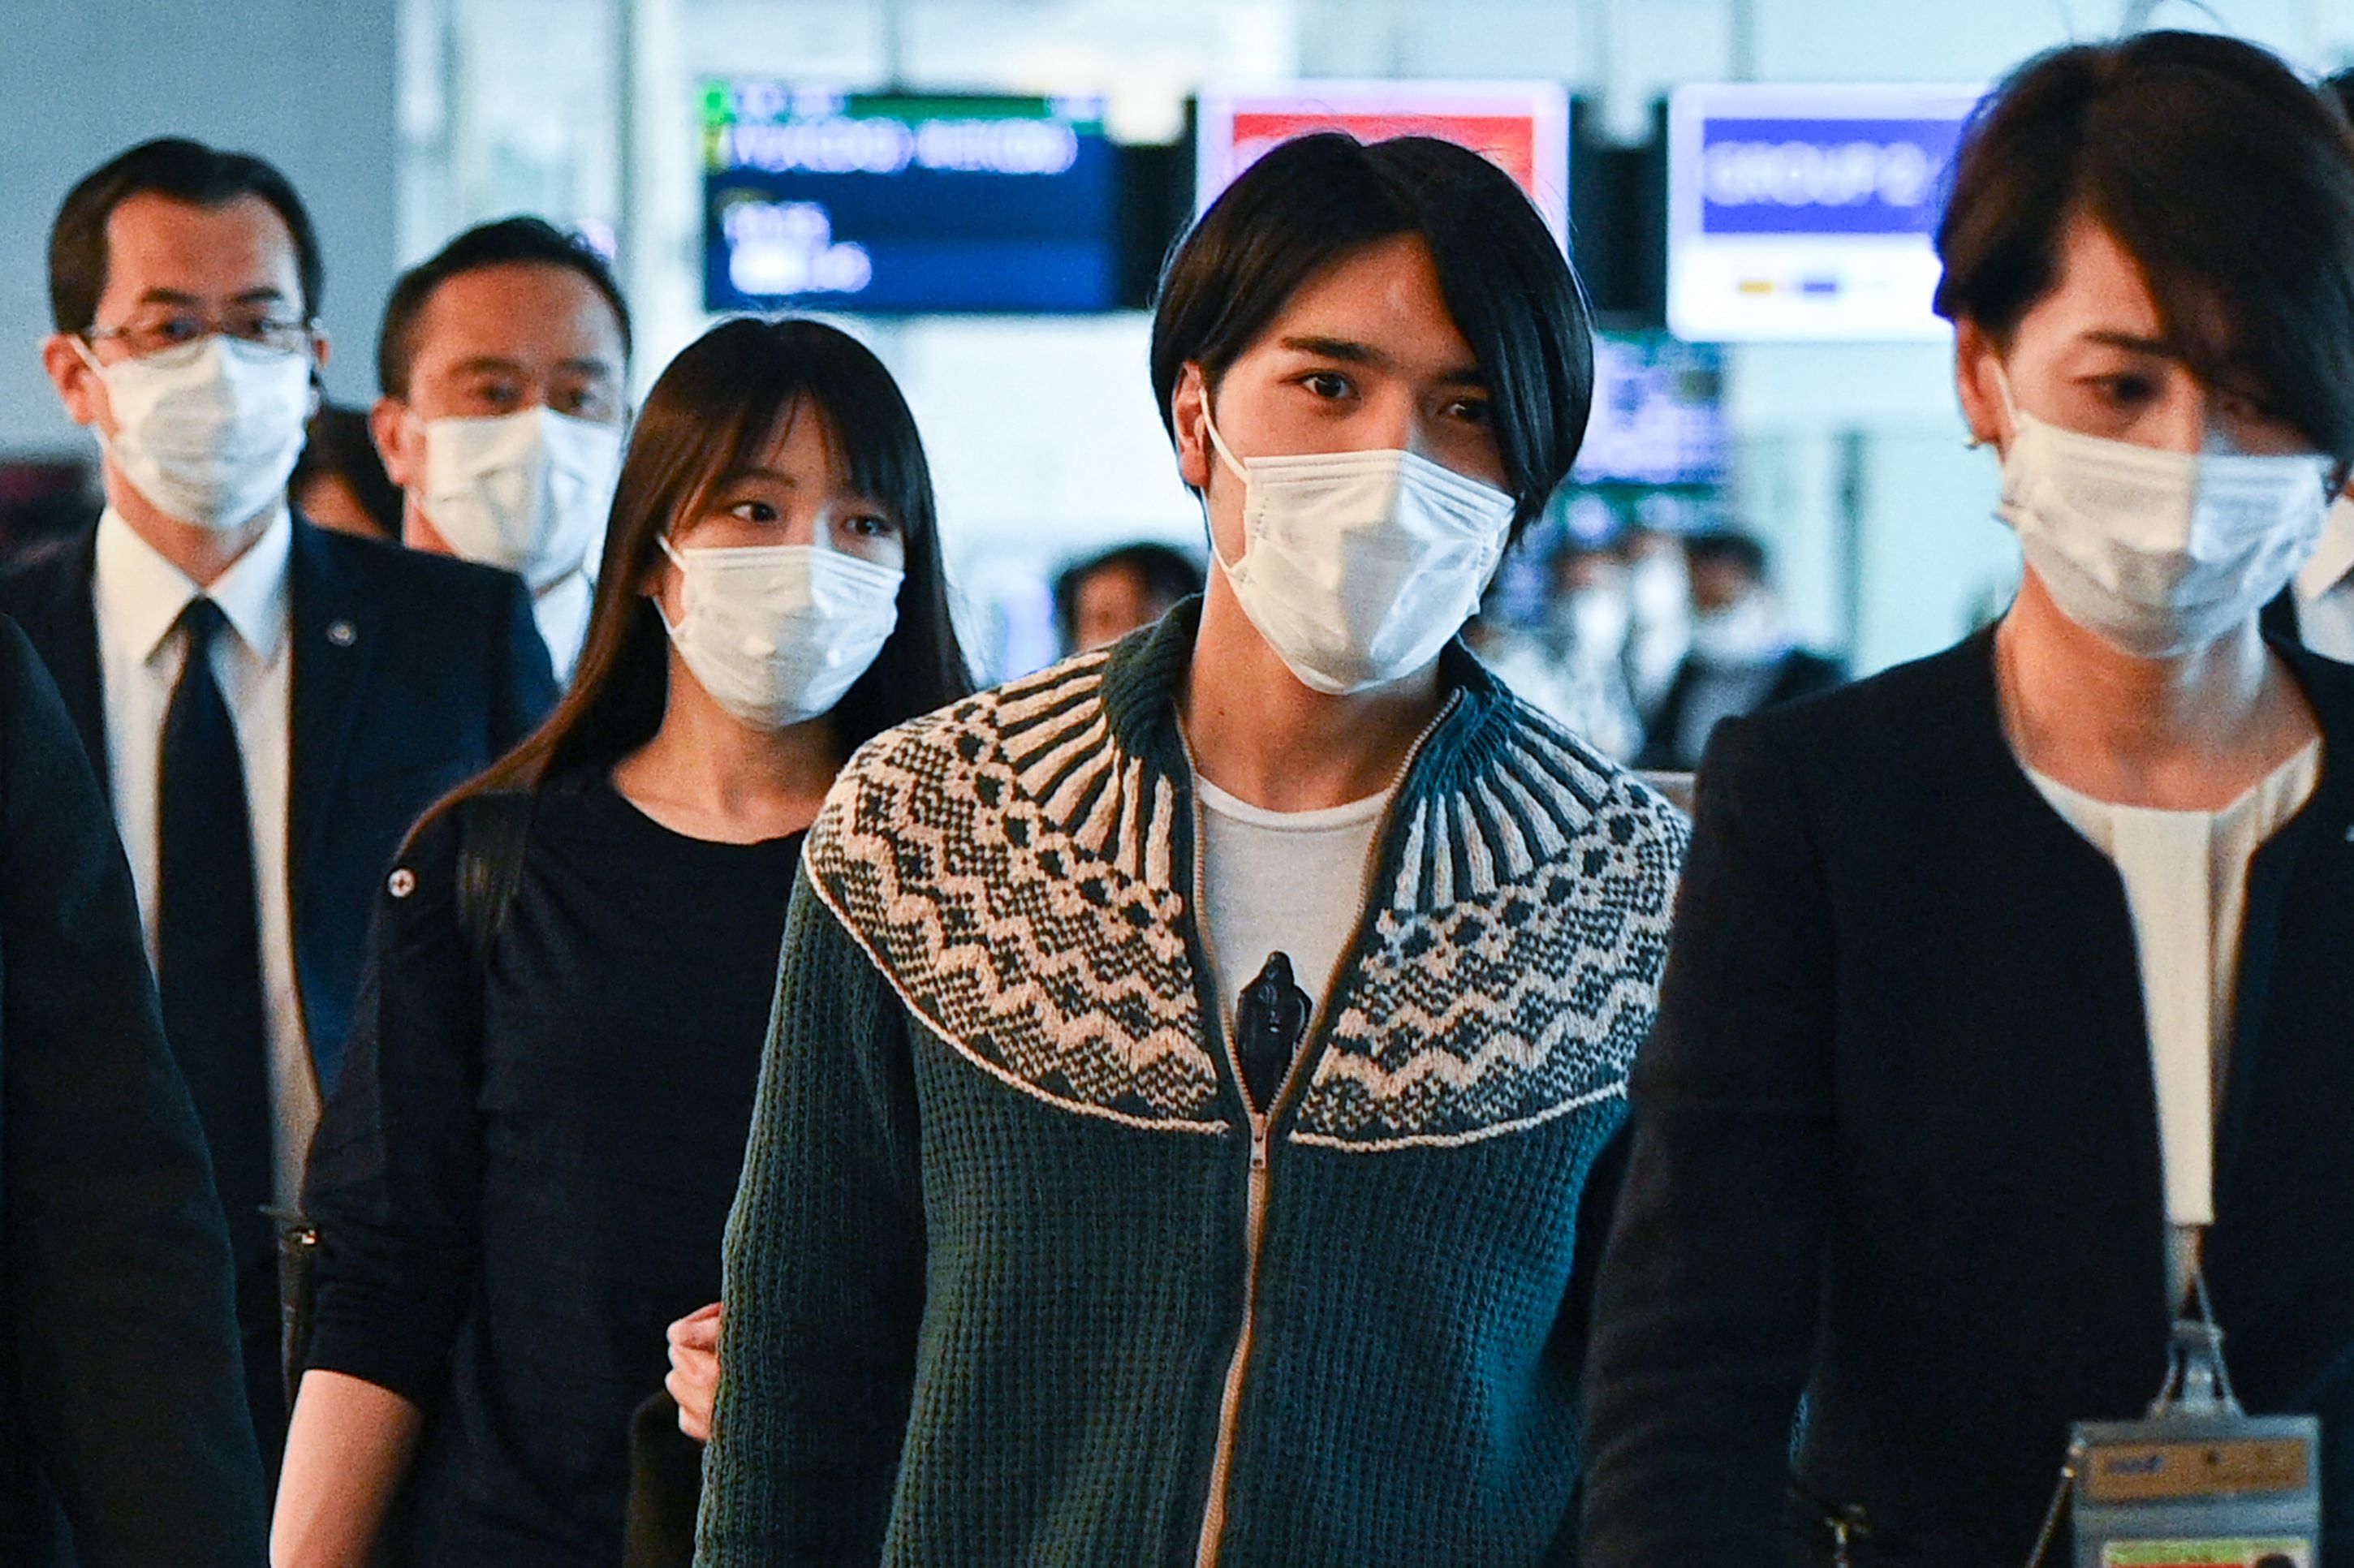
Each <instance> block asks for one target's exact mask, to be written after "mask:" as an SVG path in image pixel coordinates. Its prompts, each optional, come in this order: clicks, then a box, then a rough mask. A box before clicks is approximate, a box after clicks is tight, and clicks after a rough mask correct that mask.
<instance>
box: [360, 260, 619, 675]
mask: <svg viewBox="0 0 2354 1568" xmlns="http://www.w3.org/2000/svg"><path fill="white" fill-rule="evenodd" d="M629 354H630V312H629V307H628V306H627V305H626V304H624V303H623V302H622V301H621V286H620V283H619V282H618V281H615V279H614V277H613V270H612V269H611V268H610V267H609V266H608V265H606V262H605V259H604V258H603V257H602V256H599V255H598V254H597V252H596V251H594V250H591V249H589V248H588V246H587V245H586V244H584V243H582V242H581V241H580V240H578V239H576V238H573V237H572V236H570V235H568V234H566V233H565V232H564V231H563V230H561V229H559V228H556V227H554V226H553V225H551V224H549V223H547V222H546V221H544V220H542V219H540V218H536V217H505V218H501V219H499V220H498V221H497V222H495V223H485V224H480V225H477V226H476V227H474V228H470V229H468V230H466V231H465V232H464V233H463V234H461V235H459V236H458V237H457V238H455V239H452V240H451V241H450V243H449V244H447V245H445V246H443V247H442V248H441V249H440V251H438V252H436V253H435V254H434V255H432V256H430V257H429V258H427V259H426V260H423V261H420V262H419V263H418V264H417V265H416V266H414V267H412V268H410V269H409V270H408V271H406V272H404V273H402V274H401V276H400V281H398V282H397V283H395V284H394V285H393V288H392V297H391V298H390V299H389V300H388V301H387V302H386V303H385V307H384V324H383V326H382V327H381V329H379V331H378V333H377V336H376V384H377V386H378V387H379V388H380V389H381V391H382V393H383V396H382V397H379V398H378V399H377V400H376V408H374V409H373V410H372V411H371V412H370V413H369V415H368V429H369V430H370V432H371V433H372V434H373V435H374V436H375V437H376V450H378V451H379V452H381V453H382V454H383V456H384V467H385V471H386V472H387V474H389V475H391V477H392V482H394V483H395V484H398V485H399V486H400V488H401V492H402V515H401V537H402V539H403V540H404V541H406V542H407V543H408V545H410V546H413V547H414V548H417V549H419V550H433V551H437V552H439V553H440V554H442V555H445V556H464V557H465V558H466V559H467V560H470V561H482V562H484V563H486V564H488V565H490V566H493V567H505V568H506V569H507V570H509V571H511V572H514V573H517V574H519V575H520V576H521V577H523V579H524V581H525V583H526V584H528V585H529V586H530V588H531V593H532V610H533V613H534V615H535V617H536V618H537V619H538V621H539V630H540V635H542V636H543V637H545V638H546V639H547V652H548V657H549V658H550V659H552V660H554V661H555V662H556V673H557V679H558V680H569V679H570V678H571V675H572V666H573V665H574V663H575V662H578V659H579V657H580V645H581V643H582V642H583V641H586V640H587V638H588V610H589V606H590V604H591V602H592V601H593V599H594V597H595V595H594V593H593V591H592V590H593V579H594V578H595V577H596V575H597V566H598V558H599V556H600V555H601V553H602V551H603V548H604V543H605V519H606V514H608V513H610V511H611V510H612V505H613V484H614V481H615V480H616V479H617V478H619V477H620V471H621V415H622V396H623V388H622V385H621V376H622V372H623V370H624V369H625V368H626V366H627V363H628V360H629Z"/></svg>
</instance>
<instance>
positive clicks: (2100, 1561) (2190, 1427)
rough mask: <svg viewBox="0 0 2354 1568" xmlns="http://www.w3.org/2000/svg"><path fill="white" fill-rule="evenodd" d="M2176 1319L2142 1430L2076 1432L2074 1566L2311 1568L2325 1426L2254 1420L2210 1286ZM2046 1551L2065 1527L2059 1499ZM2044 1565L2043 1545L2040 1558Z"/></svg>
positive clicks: (2093, 1424)
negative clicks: (2228, 1361)
mask: <svg viewBox="0 0 2354 1568" xmlns="http://www.w3.org/2000/svg"><path fill="white" fill-rule="evenodd" d="M2198 1297H2199V1309H2200V1316H2199V1317H2198V1318H2195V1319H2190V1318H2185V1319H2178V1320H2177V1321H2176V1323H2175V1325H2174V1346H2173V1351H2172V1356H2171V1364H2170V1365H2169V1367H2168V1372H2167V1377H2166V1386H2165V1387H2164V1388H2162V1389H2160V1390H2159V1391H2158V1398H2157V1399H2155V1400H2153V1401H2152V1402H2151V1403H2150V1406H2149V1412H2148V1414H2147V1415H2145V1416H2144V1417H2143V1418H2142V1419H2141V1420H2139V1421H2086V1422H2079V1423H2077V1424H2076V1425H2075V1426H2074V1428H2073V1431H2072V1433H2071V1436H2070V1441H2069V1445H2068V1467H2067V1469H2066V1470H2065V1471H2064V1472H2063V1475H2062V1483H2061V1484H2062V1493H2063V1495H2064V1493H2065V1491H2066V1490H2067V1489H2068V1488H2069V1487H2070V1486H2071V1484H2072V1483H2073V1489H2074V1493H2075V1537H2076V1555H2075V1568H2314V1564H2316V1563H2318V1562H2319V1561H2320V1558H2321V1487H2320V1446H2321V1423H2320V1422H2319V1420H2317V1418H2315V1417H2313V1416H2310V1415H2250V1414H2247V1413H2246V1412H2245V1411H2243V1409H2241V1407H2240V1402H2239V1399H2238V1398H2237V1397H2236V1396H2235V1395H2234V1394H2233V1393H2232V1379H2231V1374H2230V1372H2227V1371H2226V1370H2225V1368H2224V1365H2223V1331H2222V1330H2221V1329H2219V1328H2217V1327H2216V1326H2215V1318H2214V1312H2213V1310H2212V1308H2211V1307H2210V1305H2209V1302H2208V1299H2207V1286H2206V1281H2204V1280H2203V1279H2201V1280H2199V1281H2198ZM2052 1500H2053V1507H2052V1515H2051V1517H2050V1519H2048V1520H2047V1521H2046V1524H2045V1532H2044V1541H2043V1543H2042V1544H2043V1545H2048V1544H2049V1543H2050V1540H2051V1534H2052V1525H2053V1524H2055V1523H2056V1522H2057V1520H2058V1516H2059V1503H2060V1501H2061V1499H2060V1498H2059V1497H2055V1498H2054V1499H2052ZM2041 1556H2042V1546H2041V1545H2039V1547H2038V1549H2037V1553H2036V1558H2035V1559H2032V1560H2031V1562H2033V1561H2040V1560H2041Z"/></svg>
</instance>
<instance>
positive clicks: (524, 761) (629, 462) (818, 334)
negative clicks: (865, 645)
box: [458, 317, 972, 796]
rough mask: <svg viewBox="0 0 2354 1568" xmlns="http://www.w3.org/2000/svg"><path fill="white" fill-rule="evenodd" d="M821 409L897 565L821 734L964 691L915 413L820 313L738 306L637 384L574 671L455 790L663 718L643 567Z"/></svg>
mask: <svg viewBox="0 0 2354 1568" xmlns="http://www.w3.org/2000/svg"><path fill="white" fill-rule="evenodd" d="M812 417H813V418H820V419H822V420H824V421H825V429H826V433H827V435H828V436H829V437H830V438H831V439H832V442H833V444H834V446H835V447H836V449H837V450H839V451H840V452H841V454H842V456H843V461H844V466H845V467H846V468H847V469H848V471H849V474H850V481H851V482H852V483H853V484H854V485H855V486H856V487H857V488H858V489H859V490H861V491H862V492H864V493H866V494H867V495H869V496H871V497H873V498H874V499H875V501H876V502H878V503H881V505H882V506H883V508H884V510H885V513H886V514H888V515H889V516H890V517H891V518H892V519H893V520H894V521H895V522H896V523H897V524H899V531H900V537H901V540H902V542H903V546H904V548H905V552H906V556H907V561H906V572H907V577H906V580H905V581H903V582H902V583H901V584H900V585H899V623H898V625H897V626H896V627H894V628H893V629H892V631H891V636H890V639H889V641H885V643H884V644H883V651H882V652H880V653H878V654H876V655H875V662H874V664H873V665H872V666H871V667H869V668H868V670H867V672H866V673H864V675H861V676H860V677H859V678H858V679H857V680H856V681H855V682H854V683H852V685H851V687H850V690H849V691H847V692H845V693H843V696H842V700H841V701H840V702H838V703H836V704H835V705H833V709H832V720H833V730H834V741H835V744H836V745H837V747H839V748H840V749H841V752H842V754H843V756H844V757H847V756H848V755H849V754H850V752H851V751H852V750H854V748H855V747H858V746H859V745H860V744H861V743H863V742H864V741H866V740H868V739H870V738H872V737H873V736H876V735H878V734H880V733H882V732H883V731H884V730H885V729H888V728H890V727H891V726H893V725H896V724H900V723H903V722H904V721H906V720H907V719H911V718H914V717H916V716H917V715H919V714H926V713H929V712H930V711H931V710H932V709H934V708H937V707H941V706H944V705H947V704H949V703H952V702H954V701H956V700H957V699H958V698H960V697H962V696H965V695H967V694H970V692H971V690H972V677H971V675H970V673H969V672H968V670H967V667H966V663H965V657H964V652H963V650H962V649H961V648H960V647H959V646H958V644H957V636H956V628H955V626H954V625H953V624H952V623H951V621H950V620H949V595H948V577H947V574H946V573H945V572H944V571H943V570H942V568H941V566H940V537H939V526H938V516H937V514H936V512H935V510H934V507H933V503H932V476H931V469H930V467H929V465H928V463H927V462H926V461H925V459H924V447H923V442H922V440H920V439H919V438H918V436H917V433H916V419H915V416H914V415H913V414H912V413H910V412H909V411H908V408H907V400H906V399H905V398H904V397H901V396H900V394H899V387H898V384H897V383H896V382H895V381H893V380H892V379H891V373H890V372H889V371H888V370H886V369H885V368H884V367H883V362H882V361H881V360H879V359H877V358H875V355H874V354H873V353H872V352H871V351H870V350H869V349H868V348H867V347H866V346H865V344H862V343H860V342H859V341H858V340H857V339H856V338H854V337H852V336H850V334H847V333H844V332H843V331H841V330H840V329H838V328H835V327H831V326H827V325H826V324H824V323H822V322H813V321H806V320H801V319H797V318H787V319H783V320H769V319H758V318H753V317H738V318H737V319H735V320H733V321H726V322H722V323H719V324H718V325H717V326H715V327H713V328H712V329H711V330H710V331H709V332H706V333H705V334H703V335H702V336H701V337H699V338H697V339H696V340H695V342H694V343H692V344H688V345H687V346H686V347H685V348H684V349H683V350H681V351H680V353H679V356H678V357H677V358H676V359H673V360H672V361H671V362H670V365H669V366H668V367H667V368H665V369H664V370H663V373H662V376H661V378H660V379H659V380H657V381H655V383H654V385H653V389H652V391H651V392H649V393H647V394H646V401H645V407H644V408H642V409H641V410H639V413H638V419H637V424H636V426H635V427H634V428H633V429H631V432H630V445H629V450H628V452H627V453H626V454H625V455H624V456H623V458H622V460H621V477H620V484H619V485H618V487H617V488H616V489H615V491H614V493H613V512H612V518H611V522H610V524H609V526H608V527H607V530H606V534H605V556H604V564H603V567H602V568H601V570H600V571H599V575H598V578H597V601H596V605H595V607H594V608H593V609H591V610H590V611H589V616H588V639H587V641H585V642H584V643H583V644H582V647H581V650H580V661H579V663H578V666H577V668H576V669H575V670H574V672H573V676H572V685H571V688H570V690H568V691H567V693H566V694H565V696H564V700H563V701H562V702H561V703H559V704H557V708H556V711H555V712H554V713H553V714H551V715H548V718H547V721H546V723H545V724H543V725H542V726H540V727H539V729H538V730H537V731H536V732H535V733H534V734H533V735H531V736H528V737H527V738H525V740H524V741H523V743H522V744H521V745H519V746H517V747H515V748H514V750H513V751H512V752H509V753H508V754H507V755H506V756H505V757H504V758H501V759H500V760H499V761H497V762H495V763H493V765H492V766H491V768H490V769H489V770H488V771H487V772H485V773H484V774H482V777H481V778H479V779H475V780H474V781H473V782H472V783H471V784H468V785H466V786H465V787H464V788H463V789H460V790H459V791H458V795H459V796H465V795H472V794H479V793H483V792H486V791H491V790H500V789H534V788H536V787H537V786H538V784H539V783H540V782H541V780H543V779H548V778H552V777H554V776H556V775H557V774H559V773H566V772H569V771H571V770H573V769H575V768H605V767H610V766H611V765H612V764H614V763H616V762H618V761H620V759H621V758H624V757H626V756H628V755H629V754H630V753H631V752H632V751H635V750H636V749H637V748H638V747H641V746H643V745H644V744H645V743H646V742H647V741H648V740H650V739H652V737H653V734H654V731H655V730H656V729H657V728H659V727H660V726H661V725H662V716H663V702H664V700H665V698H666V697H667V695H668V694H669V682H670V660H669V654H670V640H669V634H668V633H666V632H665V631H664V630H663V624H662V618H661V616H659V615H658V614H656V613H655V610H654V606H653V601H652V599H648V598H646V597H645V594H644V593H643V591H642V590H643V588H645V585H646V582H647V579H648V578H649V577H650V576H651V575H652V573H653V572H654V571H655V570H656V569H658V568H659V567H661V566H662V565H663V558H664V557H663V554H662V546H661V545H660V543H659V541H660V540H661V539H662V537H663V535H666V534H667V533H669V531H670V529H671V527H672V526H673V524H677V523H680V522H684V521H687V520H691V519H693V518H694V517H695V516H697V515H699V514H700V513H701V511H702V508H703V505H704V503H705V502H706V501H707V500H708V499H709V498H710V496H711V493H712V492H713V491H714V490H715V489H716V488H717V487H718V486H719V485H721V484H722V483H724V482H726V480H727V478H728V476H730V475H731V474H734V473H737V472H739V471H742V470H744V469H747V468H750V467H754V466H757V465H758V463H759V462H760V461H761V458H762V457H763V455H764V454H765V453H766V452H767V451H768V450H769V447H770V445H771V444H772V443H774V442H775V441H776V440H779V439H780V438H781V437H782V435H783V434H784V433H785V431H786V430H788V429H790V421H791V420H794V419H797V418H812Z"/></svg>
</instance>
